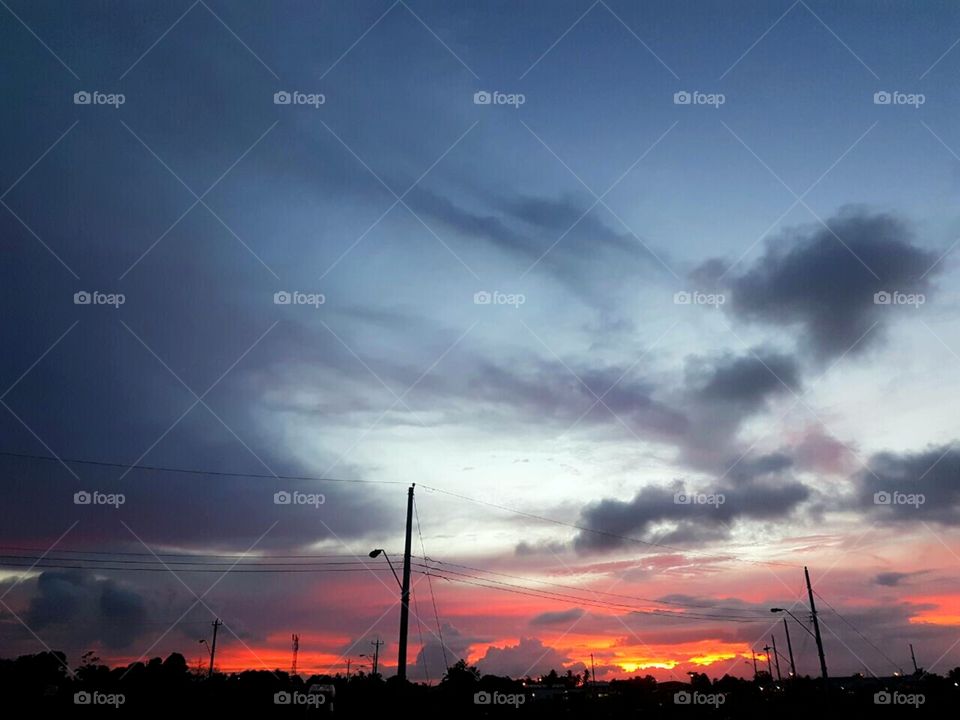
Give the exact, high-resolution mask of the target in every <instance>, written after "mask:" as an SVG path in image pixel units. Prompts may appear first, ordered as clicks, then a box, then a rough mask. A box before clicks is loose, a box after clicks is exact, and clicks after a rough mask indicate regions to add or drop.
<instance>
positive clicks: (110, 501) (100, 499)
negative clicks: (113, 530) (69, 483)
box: [73, 490, 127, 510]
mask: <svg viewBox="0 0 960 720" xmlns="http://www.w3.org/2000/svg"><path fill="white" fill-rule="evenodd" d="M125 502H127V496H126V495H124V494H123V493H104V492H100V491H99V490H90V491H87V490H78V491H77V492H75V493H74V494H73V504H74V505H109V506H111V507H113V509H114V510H118V509H119V508H120V506H121V505H123V504H124V503H125Z"/></svg>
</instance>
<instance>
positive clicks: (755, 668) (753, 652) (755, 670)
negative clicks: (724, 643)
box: [750, 648, 757, 680]
mask: <svg viewBox="0 0 960 720" xmlns="http://www.w3.org/2000/svg"><path fill="white" fill-rule="evenodd" d="M750 654H751V655H753V679H754V680H756V679H757V653H756V652H755V651H754V650H753V648H751V649H750Z"/></svg>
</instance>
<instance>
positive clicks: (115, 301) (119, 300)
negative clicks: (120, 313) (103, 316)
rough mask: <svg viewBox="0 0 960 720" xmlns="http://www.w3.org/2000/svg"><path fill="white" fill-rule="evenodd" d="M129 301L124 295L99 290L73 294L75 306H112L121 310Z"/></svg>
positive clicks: (81, 291)
mask: <svg viewBox="0 0 960 720" xmlns="http://www.w3.org/2000/svg"><path fill="white" fill-rule="evenodd" d="M126 301H127V296H126V295H124V294H123V293H105V292H100V291H99V290H91V291H87V290H80V291H78V292H75V293H74V294H73V304H74V305H112V306H113V307H114V309H116V308H119V307H120V306H121V305H123V304H124V303H125V302H126Z"/></svg>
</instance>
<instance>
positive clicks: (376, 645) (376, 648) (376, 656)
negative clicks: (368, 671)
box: [370, 635, 383, 675]
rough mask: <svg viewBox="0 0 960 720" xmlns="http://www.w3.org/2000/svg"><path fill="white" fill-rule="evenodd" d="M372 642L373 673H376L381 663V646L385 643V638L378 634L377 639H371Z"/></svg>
mask: <svg viewBox="0 0 960 720" xmlns="http://www.w3.org/2000/svg"><path fill="white" fill-rule="evenodd" d="M370 644H371V645H373V674H374V675H376V674H377V668H378V667H379V663H380V646H381V645H383V640H381V639H380V636H379V635H378V636H377V639H376V640H373V641H371V643H370Z"/></svg>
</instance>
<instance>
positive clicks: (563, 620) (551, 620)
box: [530, 608, 583, 625]
mask: <svg viewBox="0 0 960 720" xmlns="http://www.w3.org/2000/svg"><path fill="white" fill-rule="evenodd" d="M582 616H583V609H582V608H572V609H570V610H558V611H556V612H543V613H540V614H539V615H535V616H533V617H532V618H530V624H531V625H569V624H571V623H572V622H574V621H575V620H578V619H580V617H582Z"/></svg>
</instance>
